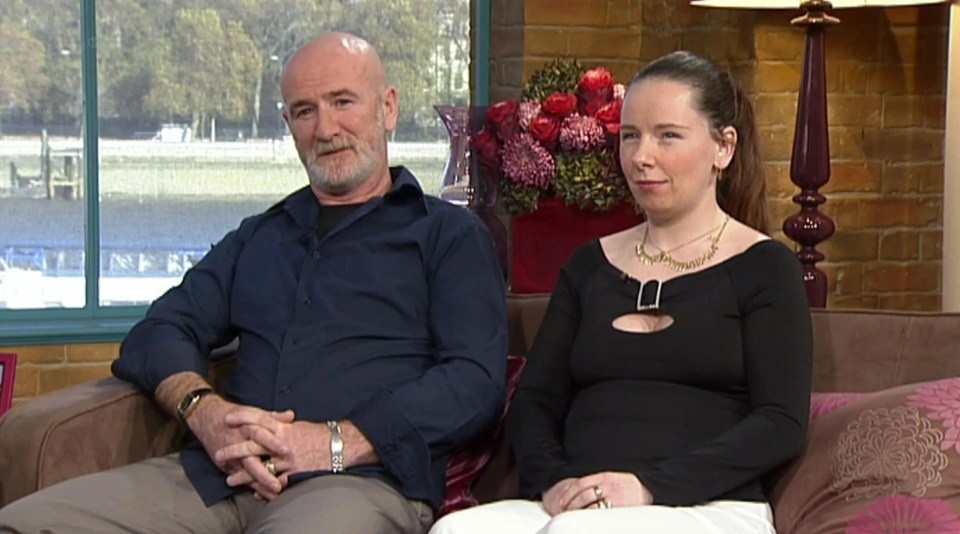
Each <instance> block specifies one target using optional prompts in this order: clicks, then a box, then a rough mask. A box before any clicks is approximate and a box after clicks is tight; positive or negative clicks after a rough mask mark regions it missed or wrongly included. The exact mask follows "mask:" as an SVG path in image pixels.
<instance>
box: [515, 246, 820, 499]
mask: <svg viewBox="0 0 960 534" xmlns="http://www.w3.org/2000/svg"><path fill="white" fill-rule="evenodd" d="M638 288H639V282H638V281H636V280H633V279H631V278H629V277H625V276H624V275H623V273H622V272H620V270H618V269H617V268H615V267H614V266H613V265H611V264H610V263H609V262H608V261H607V260H606V257H605V256H604V254H603V251H602V249H601V247H600V244H599V241H593V242H590V243H588V244H586V245H584V246H583V247H581V248H580V249H579V250H578V251H577V252H575V253H574V255H573V256H572V257H571V259H570V260H569V261H568V263H567V264H566V265H565V266H564V268H563V270H562V271H561V274H560V278H559V280H558V282H557V286H556V288H555V290H554V292H553V294H552V296H551V298H550V303H549V306H548V308H547V312H546V315H545V317H544V320H543V323H542V325H541V328H540V330H539V333H538V334H537V337H536V339H535V341H534V344H533V347H532V349H531V351H530V355H529V359H528V363H527V368H526V370H525V372H524V375H523V377H522V379H521V382H520V386H519V388H518V390H517V393H516V397H515V398H514V401H513V406H512V408H511V416H510V426H511V432H512V433H513V435H514V447H515V450H516V453H517V461H518V464H519V467H520V477H521V492H522V493H523V494H524V495H525V496H526V497H529V498H538V497H539V496H540V495H541V493H542V492H544V491H546V490H547V489H549V488H550V487H551V486H552V485H553V484H555V483H556V482H558V481H560V480H562V479H564V478H567V477H572V476H573V477H579V476H585V475H588V474H592V473H597V472H602V471H626V472H631V473H634V474H635V475H636V476H637V477H638V478H639V479H640V481H641V482H642V483H643V485H644V486H646V487H647V489H649V490H650V492H651V493H652V494H653V498H654V503H656V504H665V505H676V506H680V505H692V504H697V503H702V502H706V501H711V500H717V499H736V500H746V501H762V500H764V499H765V495H764V492H763V488H762V484H761V479H762V478H763V476H764V475H766V474H768V473H770V472H771V471H772V470H773V469H775V468H776V467H777V466H778V465H780V464H782V463H783V462H784V461H786V460H788V459H790V458H792V457H794V456H796V455H797V454H799V453H800V452H801V450H802V448H803V444H804V440H805V435H806V426H807V416H808V410H809V400H810V375H811V366H812V351H813V348H812V346H813V340H812V331H811V324H810V313H809V309H808V304H807V299H806V296H805V293H804V290H803V286H802V283H801V270H800V265H799V263H798V262H797V259H796V257H795V256H794V255H793V253H792V252H790V250H789V249H788V248H787V247H786V246H784V245H783V244H781V243H779V242H777V241H772V240H768V241H761V242H759V243H757V244H755V245H753V246H751V247H750V248H749V249H748V250H746V251H745V252H743V253H741V254H739V255H736V256H734V257H732V258H730V259H728V260H725V261H723V262H721V263H719V264H717V265H714V266H712V267H709V268H707V269H704V270H701V271H698V272H695V273H690V274H686V275H681V276H678V277H676V278H673V279H670V280H668V281H666V282H664V284H663V288H662V294H661V301H660V309H661V311H662V312H664V313H666V314H669V315H670V316H671V317H672V318H673V320H674V322H673V324H672V325H670V326H668V327H667V328H665V329H663V330H659V331H656V332H650V333H628V332H624V331H621V330H617V329H615V328H614V327H613V326H612V323H613V321H614V319H616V318H617V317H619V316H621V315H623V314H626V313H630V312H632V311H634V310H636V305H637V292H638Z"/></svg>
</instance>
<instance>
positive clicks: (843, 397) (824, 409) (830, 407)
mask: <svg viewBox="0 0 960 534" xmlns="http://www.w3.org/2000/svg"><path fill="white" fill-rule="evenodd" d="M861 396H863V393H814V394H812V395H811V396H810V420H811V421H813V420H814V419H816V418H817V417H820V416H822V415H827V414H828V413H830V412H832V411H834V410H838V409H840V408H843V407H844V406H846V405H847V404H849V403H850V401H853V400H856V399H857V398H859V397H861Z"/></svg>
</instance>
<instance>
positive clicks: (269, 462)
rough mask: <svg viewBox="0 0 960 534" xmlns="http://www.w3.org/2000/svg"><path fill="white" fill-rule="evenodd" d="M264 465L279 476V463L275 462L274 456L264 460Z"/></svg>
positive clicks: (271, 472)
mask: <svg viewBox="0 0 960 534" xmlns="http://www.w3.org/2000/svg"><path fill="white" fill-rule="evenodd" d="M263 466H264V467H266V468H267V471H269V472H270V474H271V475H273V476H277V465H276V464H275V463H273V458H267V459H266V460H264V461H263Z"/></svg>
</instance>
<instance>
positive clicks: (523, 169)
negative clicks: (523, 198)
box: [500, 133, 556, 189]
mask: <svg viewBox="0 0 960 534" xmlns="http://www.w3.org/2000/svg"><path fill="white" fill-rule="evenodd" d="M500 160H501V161H502V167H503V174H504V175H505V176H506V177H507V178H509V179H510V180H513V181H514V182H516V183H517V184H520V185H525V186H531V187H539V188H540V189H546V187H547V185H549V184H550V181H551V180H553V174H554V171H555V170H556V164H555V163H554V161H553V156H552V155H551V154H550V152H548V151H547V149H545V148H543V146H542V145H541V144H540V143H538V142H537V141H536V139H534V138H533V136H531V135H530V134H528V133H521V134H518V135H516V136H514V137H513V138H511V139H509V140H507V142H506V143H504V144H503V148H502V149H501V150H500Z"/></svg>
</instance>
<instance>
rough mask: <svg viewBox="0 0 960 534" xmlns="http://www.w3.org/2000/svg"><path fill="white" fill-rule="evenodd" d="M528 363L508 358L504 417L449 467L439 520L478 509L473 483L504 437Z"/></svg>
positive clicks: (519, 358) (455, 456) (461, 451)
mask: <svg viewBox="0 0 960 534" xmlns="http://www.w3.org/2000/svg"><path fill="white" fill-rule="evenodd" d="M526 363H527V360H526V359H525V358H523V357H521V356H509V357H508V358H507V399H506V403H504V406H503V413H502V414H501V415H500V422H499V423H497V426H496V427H495V428H493V429H491V430H490V431H489V432H487V433H486V434H485V435H483V436H480V437H478V438H477V439H476V440H475V441H474V442H473V443H471V444H470V445H469V446H467V447H465V448H463V449H460V450H459V451H458V452H456V453H455V454H454V455H453V457H451V458H450V463H448V464H447V489H446V493H445V494H444V497H443V505H442V506H441V507H440V514H439V515H438V519H439V517H440V516H443V515H445V514H449V513H450V512H455V511H457V510H463V509H464V508H470V507H471V506H476V505H477V504H478V503H477V499H476V498H475V497H474V496H473V494H472V493H471V492H470V488H471V487H472V486H473V483H474V482H475V481H476V480H477V477H478V476H480V473H481V472H482V471H483V468H484V467H485V466H486V465H487V462H489V461H490V457H491V456H492V455H493V451H494V450H495V448H496V445H497V442H498V441H499V440H500V438H501V436H502V435H503V426H504V422H505V421H506V418H507V409H509V408H510V401H511V400H512V399H513V392H514V391H516V389H517V383H518V382H519V381H520V375H521V373H523V367H524V365H525V364H526Z"/></svg>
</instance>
